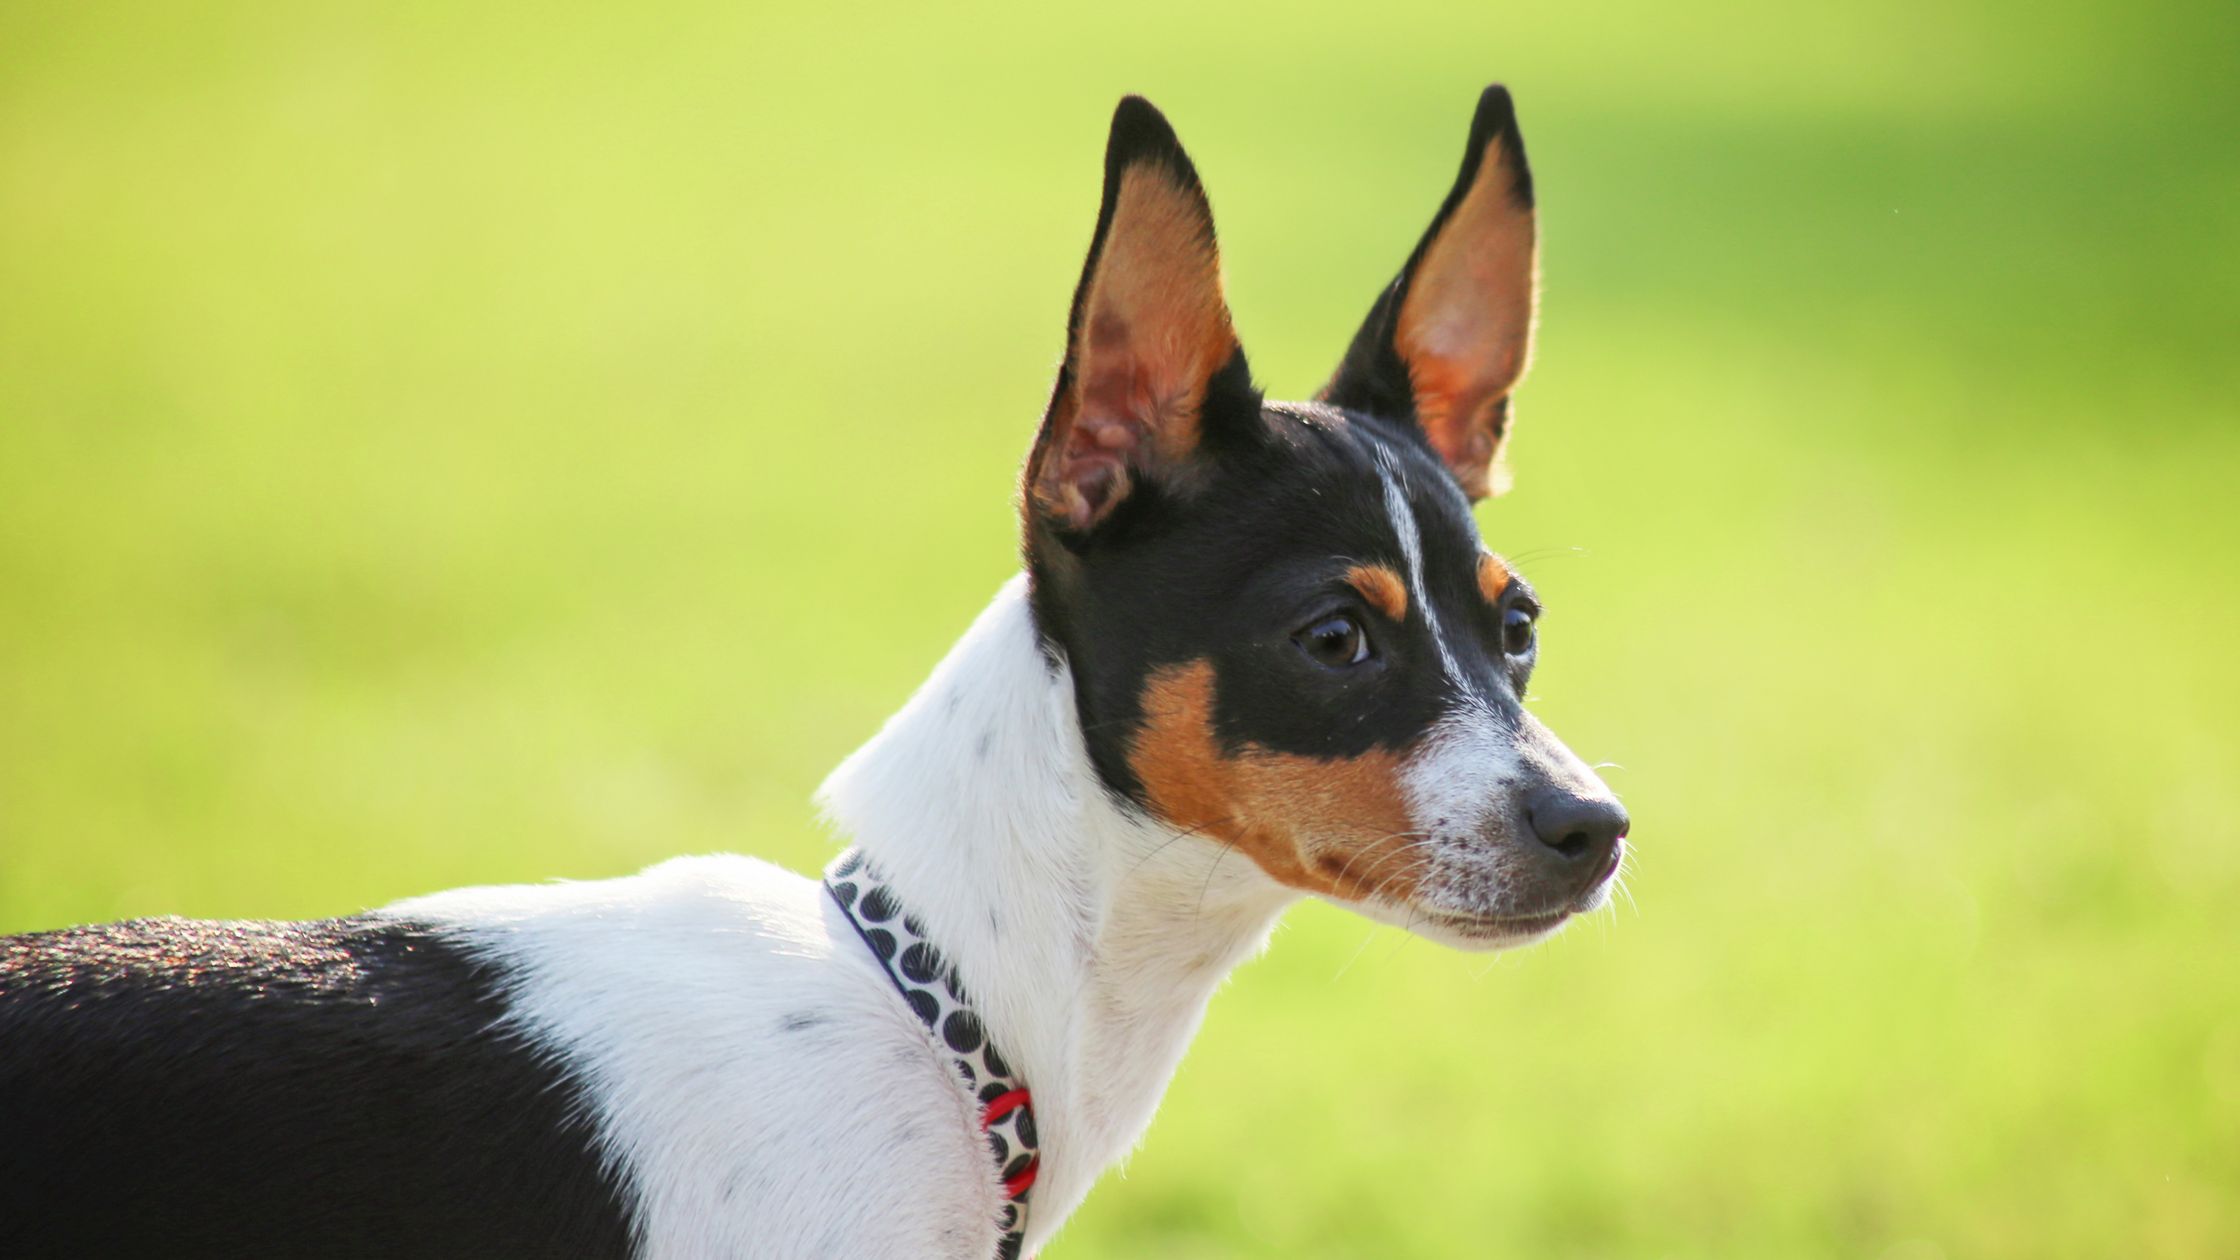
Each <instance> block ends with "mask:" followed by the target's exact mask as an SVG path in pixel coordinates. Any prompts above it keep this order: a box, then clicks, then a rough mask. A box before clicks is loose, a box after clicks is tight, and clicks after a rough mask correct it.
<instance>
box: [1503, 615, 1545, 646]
mask: <svg viewBox="0 0 2240 1260" xmlns="http://www.w3.org/2000/svg"><path fill="white" fill-rule="evenodd" d="M1537 620H1538V617H1537V616H1536V615H1535V614H1534V613H1533V611H1532V610H1531V609H1529V608H1526V607H1523V606H1521V605H1512V606H1511V607H1510V609H1509V611H1507V612H1505V613H1503V614H1501V650H1502V651H1504V652H1507V653H1508V654H1509V655H1511V656H1523V655H1524V654H1525V653H1527V652H1529V651H1531V650H1532V626H1533V623H1534V622H1535V621H1537Z"/></svg>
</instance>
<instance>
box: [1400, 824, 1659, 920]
mask: <svg viewBox="0 0 2240 1260" xmlns="http://www.w3.org/2000/svg"><path fill="white" fill-rule="evenodd" d="M1625 856H1626V846H1625V842H1624V841H1623V840H1621V841H1619V842H1618V843H1617V844H1615V845H1613V846H1611V849H1610V857H1609V860H1607V861H1606V862H1604V863H1603V864H1602V868H1601V869H1600V870H1598V871H1597V872H1596V873H1595V876H1594V878H1593V879H1590V880H1588V881H1587V883H1586V886H1585V887H1584V888H1582V889H1580V890H1579V891H1578V892H1576V893H1574V894H1572V897H1571V900H1570V901H1569V902H1567V903H1565V904H1563V905H1561V906H1558V907H1557V908H1555V909H1553V910H1547V911H1542V912H1539V913H1536V914H1490V913H1489V914H1462V913H1456V912H1454V911H1448V910H1431V911H1426V912H1425V914H1426V915H1427V917H1428V918H1429V919H1430V920H1431V921H1432V922H1434V923H1436V924H1438V925H1439V926H1440V927H1442V928H1445V929H1446V930H1448V931H1450V932H1453V933H1454V934H1456V935H1457V936H1464V937H1468V938H1470V939H1471V940H1474V941H1485V942H1489V943H1491V942H1505V941H1520V942H1521V941H1526V940H1531V939H1534V938H1537V937H1542V936H1546V935H1547V934H1549V933H1550V932H1553V931H1555V930H1556V929H1557V928H1560V927H1562V926H1563V925H1564V924H1565V923H1567V922H1569V921H1570V920H1571V918H1572V916H1574V915H1579V914H1585V913H1587V912H1589V911H1592V910H1598V909H1600V908H1601V907H1602V905H1603V903H1604V902H1605V901H1607V900H1608V899H1609V895H1610V882H1611V881H1612V880H1613V879H1615V878H1616V877H1617V874H1618V868H1619V867H1621V866H1623V865H1624V864H1625Z"/></svg>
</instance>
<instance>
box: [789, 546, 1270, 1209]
mask: <svg viewBox="0 0 2240 1260" xmlns="http://www.w3.org/2000/svg"><path fill="white" fill-rule="evenodd" d="M820 799H821V801H822V803H823V805H824V807H825V810H826V812H827V814H828V815H829V817H830V818H831V819H832V820H833V821H834V823H835V824H836V825H837V826H838V828H839V829H840V830H841V831H842V832H843V833H845V836H846V837H847V839H849V840H851V841H852V842H853V843H855V844H857V845H858V846H860V847H861V848H862V849H863V850H864V851H865V852H866V853H867V854H869V855H870V856H871V858H872V860H873V861H875V862H876V863H877V864H878V865H879V866H880V867H881V869H882V870H883V871H884V872H885V873H886V874H887V876H888V878H889V880H890V881H891V882H892V884H893V885H894V886H895V888H896V890H897V891H898V892H899V893H900V894H901V896H902V900H903V903H904V905H905V906H906V907H907V908H908V909H909V910H910V911H911V913H913V914H915V915H917V916H918V918H919V919H920V920H921V921H922V922H923V923H924V924H925V926H926V929H927V934H928V935H929V936H930V937H931V938H932V939H933V940H934V941H935V942H936V943H937V944H938V945H939V946H940V948H941V949H942V950H943V951H944V952H946V953H947V954H948V956H949V957H950V958H951V959H952V960H953V961H954V962H955V963H956V965H957V968H958V972H959V974H960V975H961V976H962V977H963V980H964V984H965V988H966V990H967V992H968V993H969V994H970V996H971V999H972V1001H973V1004H974V1005H975V1006H976V1007H977V1008H978V1009H979V1011H980V1014H981V1017H982V1018H983V1019H984V1020H986V1021H987V1025H988V1028H989V1031H990V1035H991V1037H992V1038H993V1040H994V1042H995V1045H996V1046H997V1048H998V1049H999V1050H1001V1051H1002V1053H1003V1054H1004V1055H1005V1056H1006V1057H1008V1058H1009V1059H1010V1060H1011V1062H1012V1065H1013V1066H1014V1067H1016V1068H1017V1069H1018V1071H1019V1073H1020V1075H1021V1076H1023V1077H1024V1078H1025V1080H1026V1084H1027V1087H1028V1088H1029V1089H1030V1090H1031V1091H1032V1092H1033V1095H1034V1110H1035V1122H1036V1128H1037V1129H1038V1130H1039V1132H1040V1134H1041V1139H1042V1169H1041V1174H1040V1176H1039V1178H1038V1179H1037V1181H1036V1183H1035V1189H1034V1193H1033V1197H1032V1199H1031V1201H1030V1207H1029V1210H1028V1232H1027V1249H1028V1251H1029V1252H1030V1253H1031V1252H1032V1251H1033V1250H1034V1249H1035V1248H1037V1247H1039V1246H1040V1245H1042V1243H1043V1242H1044V1241H1046V1240H1047V1239H1048V1238H1049V1237H1050V1235H1051V1233H1052V1232H1054V1231H1055V1230H1056V1228H1057V1226H1058V1224H1059V1223H1060V1222H1062V1221H1063V1220H1064V1219H1065V1217H1066V1215H1067V1214H1069V1213H1070V1212H1072V1210H1073V1209H1074V1207H1075V1206H1077V1205H1078V1204H1079V1203H1080V1202H1081V1199H1082V1197H1083V1196H1084V1195H1086V1194H1087V1193H1088V1191H1089V1187H1090V1185H1091V1184H1092V1183H1093V1182H1094V1181H1095V1180H1096V1178H1097V1175H1098V1174H1099V1173H1100V1172H1102V1171H1103V1170H1104V1168H1105V1167H1106V1166H1107V1165H1109V1164H1111V1163H1112V1162H1114V1161H1115V1160H1117V1159H1119V1158H1121V1157H1122V1156H1124V1155H1125V1154H1127V1152H1128V1150H1129V1149H1130V1148H1131V1147H1132V1146H1133V1145H1134V1144H1135V1142H1136V1139H1137V1138H1138V1136H1140V1135H1141V1133H1142V1132H1143V1129H1144V1127H1145V1126H1146V1125H1148V1124H1149V1123H1150V1121H1151V1114H1152V1111H1153V1110H1154V1109H1155V1108H1156V1107H1157V1106H1158V1102H1159V1096H1160V1094H1161V1093H1163V1092H1164V1091H1165V1089H1166V1085H1167V1081H1168V1079H1169V1078H1170V1077H1172V1076H1173V1074H1174V1069H1175V1065H1176V1063H1177V1062H1179V1061H1180V1060H1181V1057H1182V1053H1183V1050H1184V1049H1185V1047H1187V1046H1188V1044H1189V1041H1190V1037H1191V1035H1192V1034H1193V1033H1194V1032H1195V1031H1196V1030H1197V1026H1198V1021H1199V1020H1200V1018H1202V1017H1203V1015H1204V1014H1205V1007H1206V1002H1207V1000H1208V999H1209V998H1211V997H1212V995H1213V991H1214V989H1215V988H1216V987H1217V986H1219V984H1220V983H1221V981H1222V979H1223V978H1224V977H1225V976H1227V975H1228V973H1229V971H1230V970H1231V969H1232V968H1233V967H1235V966H1236V965H1237V964H1238V963H1239V962H1242V961H1243V960H1244V959H1245V958H1247V957H1249V956H1251V955H1252V954H1254V953H1256V952H1258V951H1259V949H1260V948H1261V946H1262V945H1263V944H1265V943H1266V941H1267V937H1268V933H1269V930H1270V929H1271V928H1272V927H1273V926H1274V925H1275V921H1276V918H1277V916H1278V915H1280V914H1281V913H1282V911H1283V908H1284V907H1285V906H1286V905H1288V904H1289V903H1290V902H1291V901H1292V900H1293V894H1292V893H1291V892H1289V891H1288V890H1286V889H1284V888H1283V887H1282V886H1281V885H1278V884H1277V883H1275V881H1273V880H1271V879H1269V878H1268V877H1267V876H1266V875H1265V874H1263V873H1262V872H1261V871H1260V869H1259V868H1258V867H1257V866H1255V865H1254V864H1253V863H1252V862H1251V861H1250V860H1249V859H1247V858H1245V857H1243V856H1242V855H1240V854H1237V853H1235V852H1233V851H1230V850H1228V849H1227V848H1226V846H1223V845H1221V844H1220V843H1218V842H1216V841H1213V840H1209V839H1206V838H1203V837H1200V836H1196V835H1189V834H1185V833H1183V832H1180V831H1177V830H1175V829H1173V828H1170V827H1166V826H1164V825H1162V824H1160V823H1158V822H1156V821H1154V820H1151V819H1148V818H1146V817H1144V816H1142V815H1141V814H1139V813H1137V812H1135V811H1131V810H1126V809H1124V808H1122V807H1121V806H1120V805H1119V804H1118V803H1116V802H1115V801H1114V800H1113V799H1112V797H1111V796H1110V794H1109V793H1107V792H1106V791H1105V790H1104V788H1103V786H1102V784H1101V783H1100V781H1099V780H1098V778H1097V775H1096V771H1095V770H1094V769H1093V768H1092V767H1091V766H1090V763H1089V757H1088V752H1087V750H1086V749H1085V747H1084V746H1083V742H1082V738H1081V730H1080V725H1079V722H1078V720H1077V718H1076V716H1075V709H1074V698H1073V683H1072V679H1071V677H1070V675H1069V673H1068V671H1067V670H1066V668H1065V667H1064V666H1063V665H1056V666H1053V665H1052V663H1051V661H1050V660H1049V658H1048V657H1047V656H1046V655H1045V654H1044V652H1043V650H1042V647H1041V644H1040V641H1039V640H1038V637H1037V635H1036V632H1035V626H1034V619H1033V614H1032V612H1031V611H1030V609H1029V607H1028V601H1027V592H1026V581H1025V579H1024V578H1023V577H1021V578H1015V579H1013V580H1012V581H1011V582H1010V583H1009V584H1007V585H1006V586H1005V587H1004V588H1003V590H1002V591H1001V592H1000V593H998V595H997V596H996V599H995V601H994V603H992V604H990V605H989V607H988V608H987V610H986V611H985V612H983V613H982V614H981V615H980V618H979V620H978V621H976V622H975V623H974V624H973V626H972V629H971V630H970V631H969V632H967V633H966V635H965V636H964V638H963V639H962V640H961V641H959V642H958V644H957V646H956V647H955V648H954V649H953V650H951V652H950V653H949V656H948V657H947V659H945V660H943V661H942V662H941V664H940V666H939V667H938V668H936V669H935V670H934V672H933V676H932V677H931V678H929V679H928V680H927V681H926V683H925V685H924V686H923V687H921V688H919V689H918V693H917V694H916V695H914V696H912V697H911V698H910V702H909V703H908V704H906V705H904V706H903V708H902V710H901V712H899V713H897V714H895V716H894V717H893V718H892V719H891V720H889V721H888V723H887V724H886V726H885V728H883V729H882V730H881V731H880V732H879V734H878V735H877V736H875V737H873V739H872V740H871V742H870V743H868V744H866V745H864V746H863V747H862V748H861V749H859V750H857V752H856V753H855V755H854V756H852V757H850V758H848V760H847V761H846V762H844V763H842V765H841V766H840V768H839V769H838V770H836V771H834V772H833V774H832V777H831V778H830V779H828V780H827V781H826V782H825V785H824V788H823V790H822V792H821V793H820Z"/></svg>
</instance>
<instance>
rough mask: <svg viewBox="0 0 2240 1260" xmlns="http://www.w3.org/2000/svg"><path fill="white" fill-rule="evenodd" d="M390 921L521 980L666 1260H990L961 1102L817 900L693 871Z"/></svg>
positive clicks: (481, 900)
mask: <svg viewBox="0 0 2240 1260" xmlns="http://www.w3.org/2000/svg"><path fill="white" fill-rule="evenodd" d="M380 914H381V915H383V916H388V917H390V918H392V919H394V920H396V921H400V922H411V923H414V924H417V925H422V926H425V927H429V928H432V929H434V930H435V931H437V932H438V933H440V934H441V935H442V936H443V937H444V938H445V939H447V940H449V941H452V942H454V943H456V944H457V945H458V946H459V947H460V948H462V949H464V950H466V951H467V952H468V953H469V954H471V955H472V956H474V957H476V958H477V959H480V960H483V961H485V962H487V963H489V964H490V965H492V966H493V967H495V968H496V969H497V971H498V972H499V973H500V974H501V975H503V976H504V977H505V984H504V988H505V994H506V998H507V1002H508V1014H507V1020H508V1024H509V1027H511V1028H512V1029H513V1030H515V1031H516V1032H517V1033H518V1034H519V1035H521V1036H522V1037H524V1038H525V1039H526V1040H527V1041H528V1042H529V1043H530V1044H532V1045H534V1046H536V1047H537V1048H538V1049H539V1050H540V1051H541V1052H542V1053H545V1054H546V1055H548V1056H550V1057H551V1058H553V1059H554V1060H556V1061H558V1062H562V1063H564V1064H566V1065H567V1066H568V1069H569V1071H570V1073H571V1075H572V1076H573V1077H574V1078H575V1079H577V1080H579V1081H580V1082H581V1083H582V1087H583V1089H584V1091H585V1095H586V1100H587V1105H588V1107H589V1111H590V1114H591V1115H592V1116H593V1117H594V1120H595V1123H596V1125H597V1127H598V1130H599V1133H600V1137H601V1141H602V1143H603V1144H604V1146H605V1148H606V1149H607V1151H608V1153H609V1154H610V1156H611V1157H612V1158H613V1159H614V1161H615V1164H616V1166H617V1167H619V1168H621V1169H623V1170H624V1173H625V1176H626V1179H627V1181H628V1183H629V1185H630V1187H631V1191H632V1197H633V1199H634V1201H635V1203H636V1204H637V1207H638V1210H639V1218H640V1224H641V1230H642V1231H643V1236H644V1237H645V1239H646V1245H647V1248H648V1251H649V1253H650V1254H692V1255H698V1254H755V1251H754V1242H753V1240H754V1239H755V1238H756V1237H761V1238H765V1239H767V1238H787V1239H796V1238H798V1239H818V1238H829V1239H831V1240H832V1241H833V1244H834V1247H835V1249H842V1250H851V1251H854V1252H857V1253H858V1254H893V1255H904V1254H910V1255H952V1254H955V1255H985V1254H987V1252H988V1251H989V1249H991V1248H992V1247H993V1245H994V1240H995V1235H994V1232H993V1225H992V1222H993V1220H994V1218H995V1215H996V1212H997V1208H998V1205H999V1202H1000V1199H999V1194H1000V1192H999V1190H998V1188H997V1186H996V1184H995V1180H994V1176H993V1169H992V1165H991V1163H990V1161H989V1160H988V1158H987V1154H986V1151H985V1150H984V1149H983V1148H982V1147H981V1146H980V1145H979V1143H978V1138H977V1132H978V1119H977V1116H976V1114H975V1113H974V1112H973V1111H972V1109H971V1104H970V1101H969V1100H968V1099H967V1098H966V1096H965V1092H964V1089H963V1086H962V1084H961V1081H960V1079H959V1078H958V1076H957V1074H956V1073H955V1072H954V1070H953V1069H952V1068H951V1067H950V1065H949V1062H948V1056H947V1052H946V1051H944V1050H941V1049H939V1048H938V1047H934V1046H932V1045H931V1044H930V1034H929V1033H928V1031H927V1030H926V1029H925V1027H924V1026H923V1025H922V1024H920V1023H919V1022H918V1021H917V1019H916V1018H915V1017H914V1016H913V1015H912V1014H911V1013H910V1012H909V1010H908V1008H907V1007H905V1006H904V1005H903V1003H902V1001H901V999H900V997H899V995H898V994H897V993H896V991H895V989H894V987H893V984H892V982H891V981H890V980H889V979H888V978H887V976H886V974H885V972H884V971H882V970H881V968H880V965H879V963H878V961H877V960H876V959H875V957H874V956H873V955H872V953H871V952H870V951H869V950H868V949H866V948H865V946H864V943H863V941H862V940H861V939H860V938H858V937H857V936H856V934H855V930H854V928H853V927H852V926H850V924H849V923H848V921H847V919H846V918H845V917H844V916H843V915H841V914H840V913H839V910H838V907H837V906H836V905H835V904H834V903H833V902H832V900H831V898H830V897H829V896H828V895H827V894H826V892H825V890H824V887H823V885H822V884H821V883H819V882H818V881H816V880H813V879H808V878H804V877H802V876H800V875H797V874H794V873H792V872H789V871H786V870H784V869H782V868H779V867H776V866H773V865H770V864H769V863H766V862H762V861H759V860H757V859H753V858H747V857H740V856H734V855H721V856H710V857H690V858H677V859H673V860H670V861H667V862H664V863H661V864H660V865H658V866H655V867H652V868H650V869H648V870H646V871H644V872H641V873H639V874H637V875H632V876H627V877H624V878H621V879H614V880H604V881H597V882H589V883H557V884H544V885H533V886H524V887H513V888H485V889H461V890H457V891H453V892H446V893H439V894H436V895H434V896H432V897H425V898H419V899H415V900H412V901H407V902H402V903H399V904H397V905H393V906H390V907H388V908H386V909H384V910H383V911H381V912H380ZM843 1242H845V1243H846V1244H847V1245H846V1246H844V1247H843V1246H842V1244H843Z"/></svg>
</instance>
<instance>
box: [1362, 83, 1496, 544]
mask: <svg viewBox="0 0 2240 1260" xmlns="http://www.w3.org/2000/svg"><path fill="white" fill-rule="evenodd" d="M1536 241H1537V233H1536V231H1535V229H1534V225H1533V209H1532V172H1531V170H1530V169H1529V168H1528V167H1527V166H1526V165H1525V160H1524V139H1523V137H1522V136H1521V135H1520V134H1519V133H1518V131H1517V115H1516V110H1515V108H1514V107H1513V106H1512V105H1511V104H1510V101H1509V90H1508V89H1507V88H1504V87H1501V86H1500V85H1498V84H1496V85H1495V86H1493V87H1489V88H1487V89H1486V90H1485V94H1484V95H1482V96H1480V97H1479V98H1478V113H1477V117H1475V118H1474V119H1472V120H1471V123H1470V147H1469V150H1468V152H1466V153H1464V154H1463V155H1462V174H1461V175H1460V177H1458V178H1457V179H1456V180H1455V185H1454V191H1452V192H1450V193H1448V194H1447V200H1446V203H1445V204H1444V205H1442V206H1440V207H1439V213H1438V216H1437V217H1436V218H1434V219H1432V220H1431V227H1430V230H1428V231H1426V232H1425V233H1424V234H1423V240H1422V241H1421V242H1420V243H1418V244H1417V246H1416V251H1415V253H1413V254H1411V255H1409V257H1408V262H1407V265H1406V266H1404V267H1402V268H1401V269H1400V275H1399V276H1398V278H1396V279H1394V280H1393V282H1392V284H1391V285H1390V286H1389V287H1388V288H1386V289H1385V291H1384V295H1383V296H1382V297H1380V298H1378V299H1377V304H1376V305H1375V306H1374V307H1372V308H1370V311H1369V318H1368V320H1367V321H1366V322H1364V323H1363V324H1362V325H1361V331H1360V332H1358V333H1355V334H1354V338H1353V345H1352V346H1351V347H1349V348H1348V349H1347V350H1346V357H1345V360H1344V361H1343V362H1342V363H1340V364H1339V365H1338V371H1337V375H1335V376H1333V377H1331V379H1330V383H1329V384H1328V385H1325V386H1323V389H1322V393H1321V394H1319V395H1318V397H1319V398H1321V399H1322V400H1323V401H1325V402H1329V403H1334V404H1336V405H1338V406H1340V407H1345V408H1348V409H1351V410H1354V411H1364V412H1368V413H1371V414H1373V415H1384V416H1394V417H1400V418H1411V419H1413V420H1414V421H1415V422H1416V424H1417V425H1419V426H1421V428H1422V429H1423V432H1424V436H1426V437H1428V438H1430V439H1431V446H1432V449H1434V450H1436V451H1438V452H1439V455H1440V457H1441V458H1442V459H1444V460H1445V461H1446V463H1447V467H1448V468H1449V469H1451V470H1453V472H1454V476H1455V480H1456V481H1459V482H1461V483H1462V488H1463V490H1464V491H1465V492H1467V493H1468V494H1469V495H1470V497H1471V498H1473V499H1481V498H1484V497H1485V496H1486V495H1488V494H1499V493H1501V492H1502V491H1503V490H1506V489H1508V488H1509V487H1508V476H1507V473H1506V470H1504V469H1503V468H1502V467H1501V465H1500V458H1501V448H1502V446H1503V444H1504V442H1505V441H1506V440H1507V438H1508V436H1509V412H1510V407H1509V395H1510V391H1512V390H1514V389H1515V388H1516V385H1517V381H1518V379H1519V378H1521V377H1522V376H1523V375H1524V369H1525V364H1526V360H1527V359H1528V358H1529V357H1530V355H1531V350H1532V317H1533V306H1534V302H1535V300H1536V297H1537V294H1538V290H1539V275H1538V260H1537V244H1536Z"/></svg>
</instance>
